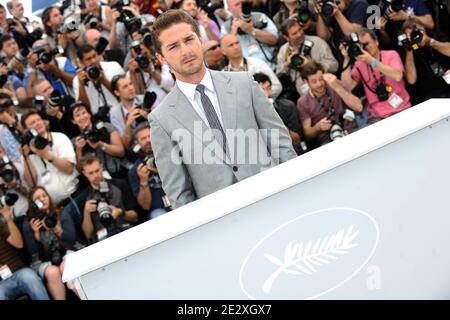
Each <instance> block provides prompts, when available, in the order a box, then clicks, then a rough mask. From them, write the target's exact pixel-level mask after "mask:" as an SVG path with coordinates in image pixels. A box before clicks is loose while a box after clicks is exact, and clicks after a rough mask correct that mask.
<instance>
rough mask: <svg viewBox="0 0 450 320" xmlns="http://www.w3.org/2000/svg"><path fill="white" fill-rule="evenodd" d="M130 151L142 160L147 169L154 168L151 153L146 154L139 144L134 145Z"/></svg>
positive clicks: (153, 159)
mask: <svg viewBox="0 0 450 320" xmlns="http://www.w3.org/2000/svg"><path fill="white" fill-rule="evenodd" d="M132 150H133V152H134V153H135V154H136V155H137V156H138V157H139V158H141V159H142V163H143V164H144V165H146V166H147V167H152V168H156V162H155V156H154V155H153V152H152V153H150V154H146V153H145V152H144V150H142V147H141V146H140V145H139V144H136V145H135V146H134V147H133V148H132Z"/></svg>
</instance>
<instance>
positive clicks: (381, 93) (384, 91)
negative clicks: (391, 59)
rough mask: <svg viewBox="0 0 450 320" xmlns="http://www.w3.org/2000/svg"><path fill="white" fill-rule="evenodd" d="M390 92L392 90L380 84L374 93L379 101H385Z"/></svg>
mask: <svg viewBox="0 0 450 320" xmlns="http://www.w3.org/2000/svg"><path fill="white" fill-rule="evenodd" d="M391 92H392V88H391V87H390V86H386V85H384V84H381V85H379V86H377V87H376V88H375V93H376V94H377V97H378V100H379V101H386V100H387V99H389V94H390V93H391Z"/></svg>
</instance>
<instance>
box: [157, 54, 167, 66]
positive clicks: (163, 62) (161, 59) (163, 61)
mask: <svg viewBox="0 0 450 320" xmlns="http://www.w3.org/2000/svg"><path fill="white" fill-rule="evenodd" d="M156 58H158V61H159V63H160V64H168V63H167V60H166V59H165V58H164V57H163V55H162V54H159V53H158V52H156Z"/></svg>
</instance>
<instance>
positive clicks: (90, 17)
mask: <svg viewBox="0 0 450 320" xmlns="http://www.w3.org/2000/svg"><path fill="white" fill-rule="evenodd" d="M83 23H84V24H85V25H87V26H88V27H89V28H90V29H95V28H97V27H98V23H99V21H98V19H97V17H96V16H95V15H94V14H93V13H92V12H89V13H88V14H87V15H86V17H84V20H83Z"/></svg>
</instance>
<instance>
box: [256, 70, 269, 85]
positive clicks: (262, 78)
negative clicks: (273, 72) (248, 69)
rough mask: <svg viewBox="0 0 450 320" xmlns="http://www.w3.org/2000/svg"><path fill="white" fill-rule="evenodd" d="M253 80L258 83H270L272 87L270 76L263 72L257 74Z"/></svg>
mask: <svg viewBox="0 0 450 320" xmlns="http://www.w3.org/2000/svg"><path fill="white" fill-rule="evenodd" d="M253 79H254V80H255V81H256V82H258V83H266V82H269V83H270V85H272V81H271V80H270V78H269V76H268V75H267V74H265V73H262V72H257V73H255V74H254V75H253Z"/></svg>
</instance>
